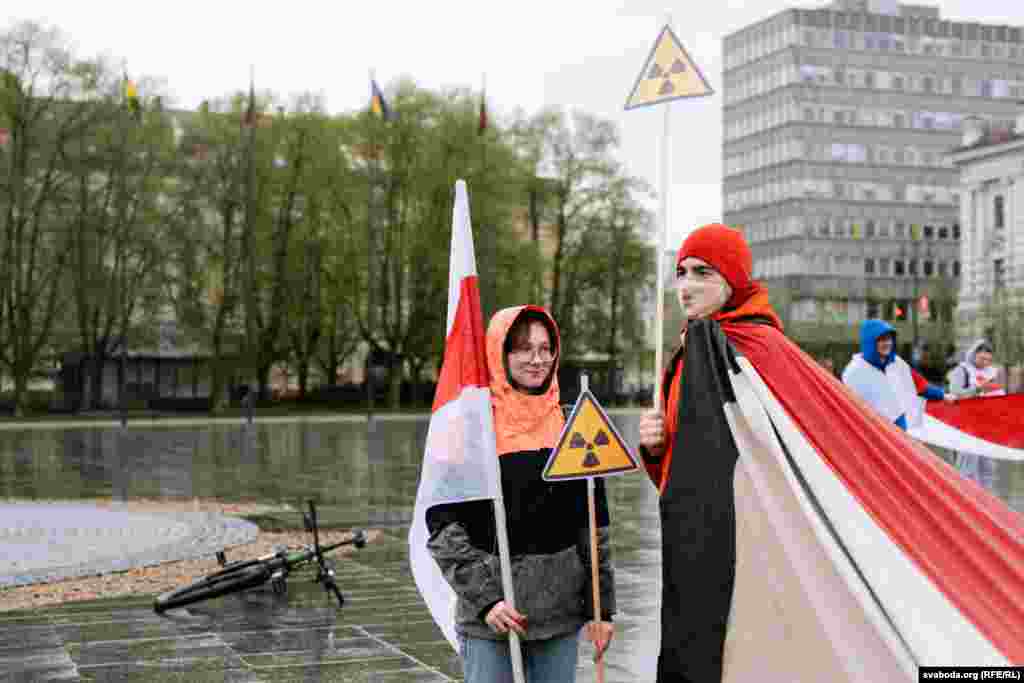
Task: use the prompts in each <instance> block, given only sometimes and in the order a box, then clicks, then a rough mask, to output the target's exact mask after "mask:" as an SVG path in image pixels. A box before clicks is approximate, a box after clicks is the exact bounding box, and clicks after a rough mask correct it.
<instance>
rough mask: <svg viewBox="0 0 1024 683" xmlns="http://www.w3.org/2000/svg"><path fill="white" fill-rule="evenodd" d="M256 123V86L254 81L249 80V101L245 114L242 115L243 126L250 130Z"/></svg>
mask: <svg viewBox="0 0 1024 683" xmlns="http://www.w3.org/2000/svg"><path fill="white" fill-rule="evenodd" d="M255 123H256V86H255V85H253V81H252V79H249V101H248V103H247V104H246V106H245V114H243V115H242V126H243V127H245V128H249V127H251V126H253V125H254V124H255Z"/></svg>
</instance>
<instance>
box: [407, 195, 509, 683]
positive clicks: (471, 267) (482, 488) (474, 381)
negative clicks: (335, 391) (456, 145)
mask: <svg viewBox="0 0 1024 683" xmlns="http://www.w3.org/2000/svg"><path fill="white" fill-rule="evenodd" d="M477 280H478V278H477V270H476V257H475V255H474V251H473V230H472V226H471V223H470V219H469V195H468V193H467V191H466V183H465V181H463V180H459V181H457V182H456V183H455V206H454V208H453V211H452V244H451V263H450V266H449V274H448V322H447V327H446V332H445V349H444V360H443V361H442V363H441V373H440V375H439V377H438V381H437V392H436V393H435V394H434V406H433V409H432V414H431V416H430V426H429V428H428V430H427V441H426V447H425V449H424V454H423V469H422V473H421V475H420V483H419V488H418V490H417V492H416V505H415V507H414V509H413V519H412V526H411V528H410V530H409V565H410V567H411V568H412V574H413V578H414V580H415V581H416V587H417V588H418V589H419V591H420V594H421V595H422V596H423V600H424V602H426V604H427V607H428V609H429V610H430V614H431V616H433V618H434V621H435V622H436V623H437V625H438V626H439V627H440V628H441V631H442V632H443V633H444V635H445V638H447V639H448V642H449V643H451V646H452V647H453V648H455V650H456V651H458V643H457V639H456V633H455V603H456V596H455V591H454V590H452V588H451V586H450V585H449V584H448V582H447V581H445V578H444V576H443V575H442V574H441V570H440V568H439V567H438V566H437V563H436V562H434V559H433V558H432V557H431V556H430V552H429V551H428V550H427V540H428V539H429V537H430V534H429V532H428V530H427V524H426V521H427V510H428V509H430V508H431V507H433V506H435V505H441V504H444V503H457V502H465V501H470V500H483V499H492V500H493V501H494V519H495V525H496V532H497V538H498V555H499V560H500V564H501V584H502V590H503V592H504V598H503V599H504V601H505V602H506V603H507V604H508V605H509V606H510V607H514V606H515V594H514V591H513V586H512V568H511V564H510V558H509V545H508V531H507V527H506V521H505V502H504V499H503V497H502V492H501V473H500V470H499V466H498V454H497V446H496V439H495V432H494V418H493V414H492V408H491V390H490V379H489V375H488V370H487V355H486V342H485V335H484V323H483V315H482V314H481V310H480V290H479V286H478V282H477ZM509 649H510V654H511V657H512V673H513V676H514V678H515V681H516V683H525V676H524V672H523V659H522V651H521V647H520V642H519V636H518V635H517V634H516V633H515V632H514V631H510V632H509Z"/></svg>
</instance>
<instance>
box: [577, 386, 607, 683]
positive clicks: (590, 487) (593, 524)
mask: <svg viewBox="0 0 1024 683" xmlns="http://www.w3.org/2000/svg"><path fill="white" fill-rule="evenodd" d="M589 390H590V379H589V378H588V377H587V375H586V374H583V375H580V393H581V394H582V393H583V392H584V391H589ZM594 488H595V486H594V477H587V508H588V510H589V513H590V585H591V587H592V588H593V593H592V595H593V601H594V622H595V623H596V622H600V621H601V578H600V572H599V571H598V565H599V564H600V562H599V561H598V557H597V503H596V501H595V495H594ZM595 647H596V645H595ZM594 667H595V668H596V669H597V683H604V653H603V652H602V653H601V654H600V655H599V656H598V657H597V658H596V659H595V660H594Z"/></svg>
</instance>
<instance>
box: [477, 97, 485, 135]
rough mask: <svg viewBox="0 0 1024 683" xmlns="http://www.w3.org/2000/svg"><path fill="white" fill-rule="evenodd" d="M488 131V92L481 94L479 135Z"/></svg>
mask: <svg viewBox="0 0 1024 683" xmlns="http://www.w3.org/2000/svg"><path fill="white" fill-rule="evenodd" d="M486 130H487V91H486V90H484V91H483V92H481V93H480V124H479V126H478V127H477V133H480V134H483V132H484V131H486Z"/></svg>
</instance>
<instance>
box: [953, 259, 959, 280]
mask: <svg viewBox="0 0 1024 683" xmlns="http://www.w3.org/2000/svg"><path fill="white" fill-rule="evenodd" d="M953 277H960V262H959V261H953Z"/></svg>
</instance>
